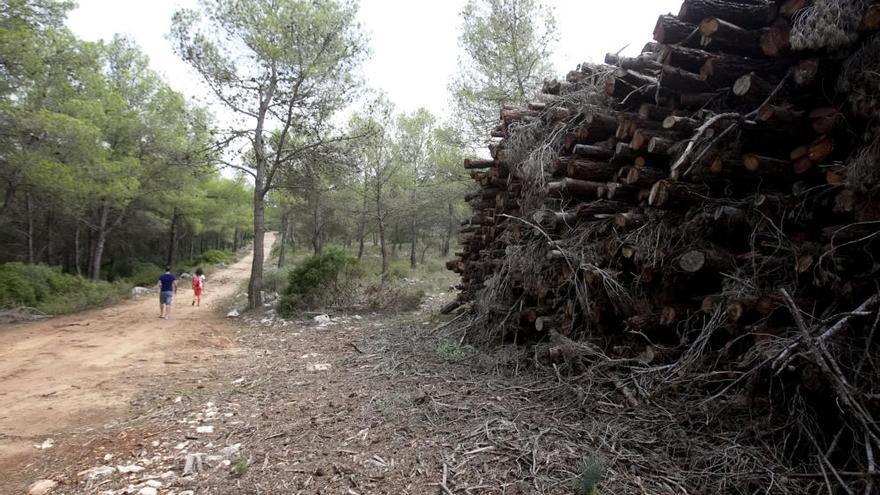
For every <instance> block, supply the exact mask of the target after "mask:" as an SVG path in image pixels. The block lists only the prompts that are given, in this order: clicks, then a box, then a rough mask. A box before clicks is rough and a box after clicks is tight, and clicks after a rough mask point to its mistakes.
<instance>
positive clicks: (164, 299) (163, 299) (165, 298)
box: [156, 266, 177, 320]
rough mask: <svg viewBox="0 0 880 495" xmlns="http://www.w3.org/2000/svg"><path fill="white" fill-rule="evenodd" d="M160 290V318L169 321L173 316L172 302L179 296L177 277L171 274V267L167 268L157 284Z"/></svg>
mask: <svg viewBox="0 0 880 495" xmlns="http://www.w3.org/2000/svg"><path fill="white" fill-rule="evenodd" d="M156 287H158V288H159V318H165V319H166V320H167V319H168V317H169V316H171V301H172V299H173V298H174V294H177V277H175V276H174V274H173V273H171V267H170V266H166V267H165V273H164V274H162V276H161V277H159V282H158V283H156Z"/></svg>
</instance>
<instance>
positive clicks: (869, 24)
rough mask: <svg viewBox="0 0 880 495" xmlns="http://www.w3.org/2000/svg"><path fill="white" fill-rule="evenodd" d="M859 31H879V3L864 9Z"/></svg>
mask: <svg viewBox="0 0 880 495" xmlns="http://www.w3.org/2000/svg"><path fill="white" fill-rule="evenodd" d="M859 30H860V31H878V30H880V3H875V4H873V5H869V6H868V8H867V9H865V14H864V15H863V16H862V22H861V23H860V24H859Z"/></svg>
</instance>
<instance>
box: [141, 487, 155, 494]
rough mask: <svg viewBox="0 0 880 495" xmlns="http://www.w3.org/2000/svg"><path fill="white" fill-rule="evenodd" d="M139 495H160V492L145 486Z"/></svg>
mask: <svg viewBox="0 0 880 495" xmlns="http://www.w3.org/2000/svg"><path fill="white" fill-rule="evenodd" d="M138 495H159V490H157V489H155V488H153V487H152V486H145V487H143V488H141V489H140V490H138Z"/></svg>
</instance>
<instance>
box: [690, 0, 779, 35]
mask: <svg viewBox="0 0 880 495" xmlns="http://www.w3.org/2000/svg"><path fill="white" fill-rule="evenodd" d="M777 12H778V10H777V7H776V4H775V3H774V2H772V1H770V0H759V1H755V2H752V3H743V2H736V1H732V0H685V2H684V4H683V5H682V6H681V10H680V11H679V12H678V18H679V19H680V20H682V21H684V22H692V23H695V24H696V23H699V22H701V21H702V20H703V19H705V18H707V17H718V18H721V19H724V20H725V21H727V22H731V23H733V24H736V25H738V26H742V27H745V28H761V27H765V26H767V25H769V24H770V23H771V22H772V21H773V19H774V18H775V17H776V14H777Z"/></svg>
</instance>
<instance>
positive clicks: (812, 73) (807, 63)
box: [791, 58, 820, 86]
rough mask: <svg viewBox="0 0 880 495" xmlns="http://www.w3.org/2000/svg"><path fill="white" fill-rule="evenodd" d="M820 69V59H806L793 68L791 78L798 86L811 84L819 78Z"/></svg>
mask: <svg viewBox="0 0 880 495" xmlns="http://www.w3.org/2000/svg"><path fill="white" fill-rule="evenodd" d="M819 69H820V61H819V59H817V58H808V59H804V60H801V61H800V62H798V63H797V64H795V66H794V67H792V68H791V78H792V80H793V81H794V82H795V84H797V85H798V86H810V85H812V84H813V83H815V82H816V80H817V79H818V78H819Z"/></svg>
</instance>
